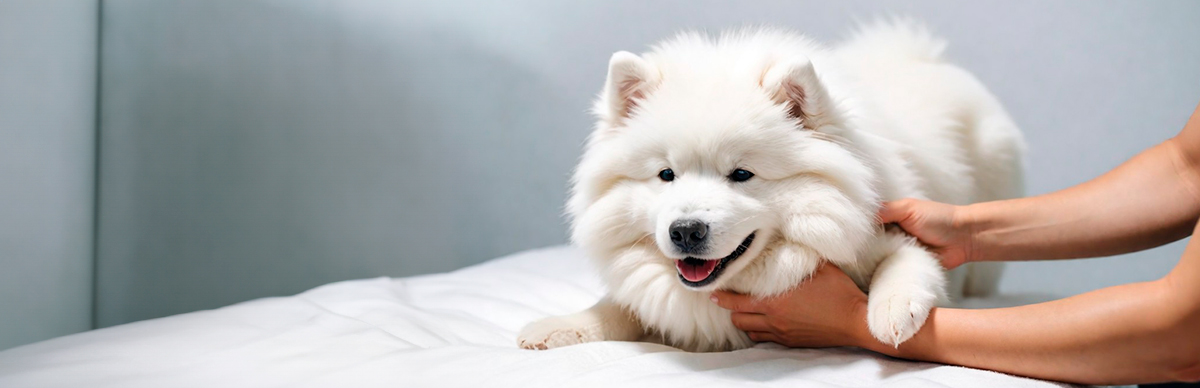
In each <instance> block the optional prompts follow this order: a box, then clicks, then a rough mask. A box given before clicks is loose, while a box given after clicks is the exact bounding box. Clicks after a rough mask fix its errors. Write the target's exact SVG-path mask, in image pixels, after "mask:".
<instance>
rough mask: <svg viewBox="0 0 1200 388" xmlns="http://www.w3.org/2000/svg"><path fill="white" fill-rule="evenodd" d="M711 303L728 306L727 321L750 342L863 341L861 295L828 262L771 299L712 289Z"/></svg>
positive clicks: (866, 336) (811, 343)
mask: <svg viewBox="0 0 1200 388" xmlns="http://www.w3.org/2000/svg"><path fill="white" fill-rule="evenodd" d="M712 298H713V302H715V303H717V305H719V306H721V307H722V308H725V309H727V310H731V311H733V316H732V319H733V325H734V326H737V328H738V329H740V330H742V331H745V332H746V334H749V335H750V339H751V340H754V341H755V342H775V343H778V344H781V345H784V346H789V347H804V348H824V347H837V346H860V347H861V346H864V345H865V344H866V342H864V341H875V339H874V338H873V337H871V334H870V333H869V332H868V331H867V295H866V294H864V293H863V292H862V291H861V290H859V289H858V286H856V285H855V284H854V281H853V280H850V277H849V276H846V274H845V273H844V272H842V270H841V269H839V268H838V267H837V266H835V265H832V264H823V265H821V266H820V267H819V268H818V269H817V271H816V272H814V273H813V275H812V277H811V278H809V279H808V280H805V281H804V283H801V284H800V285H799V286H796V287H795V288H793V289H791V290H789V291H787V292H785V293H783V294H780V295H776V296H774V297H771V298H767V299H758V298H755V297H753V296H750V295H743V294H737V293H732V292H728V291H716V292H714V293H713V294H712Z"/></svg>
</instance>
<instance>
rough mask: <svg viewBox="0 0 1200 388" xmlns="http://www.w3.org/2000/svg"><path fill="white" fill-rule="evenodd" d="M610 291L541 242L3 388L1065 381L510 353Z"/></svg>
mask: <svg viewBox="0 0 1200 388" xmlns="http://www.w3.org/2000/svg"><path fill="white" fill-rule="evenodd" d="M601 293H602V286H601V284H600V282H599V280H598V279H597V277H596V275H595V271H593V270H592V268H591V267H590V266H589V264H588V263H587V262H586V260H584V258H583V257H582V255H581V254H580V252H579V251H578V250H576V249H573V248H567V247H557V248H548V249H541V250H535V251H529V252H524V253H519V254H516V255H512V256H508V257H504V258H500V259H497V260H493V261H490V262H487V263H484V264H481V265H476V266H473V267H468V268H465V269H462V270H459V271H455V272H450V273H445V274H436V275H426V276H417V277H411V278H402V279H388V278H378V279H366V280H355V281H347V282H340V283H333V284H329V285H325V286H322V287H318V288H315V289H312V290H309V291H307V292H304V293H302V294H299V295H296V296H291V297H283V298H266V299H259V300H254V301H250V302H245V303H240V304H236V305H233V306H228V307H224V308H220V309H216V310H210V311H200V312H194V313H189V314H182V315H176V316H172V317H167V318H160V319H153V320H148V321H143V322H136V323H131V324H126V325H121V326H116V327H111V328H106V329H101V330H95V331H91V332H86V333H81V334H76V335H71V336H66V337H61V338H57V339H53V340H49V341H45V342H41V343H36V344H32V345H27V346H23V347H19V348H15V349H10V350H7V351H3V352H0V387H185V386H196V387H273V386H322V387H484V386H486V387H508V386H522V387H535V386H569V387H580V386H635V385H636V386H653V387H688V388H696V387H702V386H726V385H731V384H742V385H755V386H779V387H785V386H786V387H800V386H812V387H869V386H890V387H916V386H956V387H989V386H996V387H1000V386H1005V387H1052V386H1058V385H1056V384H1053V383H1048V382H1042V381H1037V380H1031V379H1025V378H1019V377H1013V376H1007V375H1004V374H1000V373H994V372H987V371H981V370H973V369H967V368H960V367H952V366H941V365H934V364H925V363H913V362H905V361H898V360H894V359H889V358H886V357H882V356H878V355H875V354H872V353H868V352H864V351H858V350H850V349H834V350H798V349H784V348H782V347H779V346H776V345H774V344H760V345H759V346H757V347H755V348H752V349H745V350H740V351H735V352H727V353H706V354H704V353H687V352H682V351H679V350H677V349H674V348H671V347H667V346H663V345H655V344H647V343H629V342H604V343H591V344H584V345H578V346H571V347H566V348H561V349H554V350H549V351H531V350H521V349H518V348H517V347H516V345H515V337H516V332H517V331H518V330H520V328H521V327H522V326H523V325H524V324H526V323H528V322H530V321H533V320H534V319H537V318H540V317H543V316H546V315H549V314H565V313H570V312H574V311H577V310H580V309H583V308H586V307H588V306H590V305H591V304H592V303H594V302H595V301H596V300H597V299H598V298H599V297H600V296H601Z"/></svg>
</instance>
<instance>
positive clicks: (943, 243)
mask: <svg viewBox="0 0 1200 388" xmlns="http://www.w3.org/2000/svg"><path fill="white" fill-rule="evenodd" d="M1198 217H1200V106H1198V107H1197V110H1196V112H1194V113H1193V114H1192V117H1191V118H1190V119H1189V120H1188V122H1187V124H1186V125H1185V126H1184V128H1183V130H1182V131H1180V133H1179V134H1178V135H1176V136H1175V137H1173V138H1171V139H1168V140H1167V141H1164V142H1163V143H1161V144H1159V145H1157V146H1154V147H1152V148H1150V149H1148V150H1146V151H1143V152H1142V153H1140V154H1138V155H1137V156H1135V157H1133V158H1132V159H1130V160H1128V161H1126V162H1125V163H1123V164H1121V165H1120V166H1118V167H1117V168H1115V169H1113V170H1112V171H1109V172H1108V173H1105V174H1104V175H1101V176H1100V177H1097V178H1095V179H1092V180H1091V181H1088V182H1085V183H1083V184H1080V185H1077V186H1074V187H1070V188H1067V189H1064V190H1060V191H1057V192H1053V193H1049V194H1045V195H1040V196H1036V197H1030V198H1020V199H1012V200H1005V201H995V202H984V203H978V204H973V205H968V206H952V205H946V204H940V203H936V202H930V201H921V200H914V199H904V200H899V201H894V202H891V203H888V204H885V206H884V208H883V209H882V210H881V211H880V218H881V220H882V221H883V222H885V223H897V224H899V225H900V226H901V228H903V229H904V230H905V231H906V232H908V233H910V234H912V235H913V236H916V237H917V238H918V239H920V240H921V242H923V243H925V244H926V245H928V246H929V247H930V248H931V249H932V250H933V251H934V252H935V253H937V254H938V255H939V257H940V258H941V259H942V262H943V264H944V265H946V267H947V268H954V267H956V266H958V265H960V264H962V263H964V262H969V261H1006V260H1047V259H1068V258H1080V257H1095V256H1107V255H1114V254H1121V253H1127V252H1133V251H1137V250H1141V249H1146V248H1151V247H1155V246H1158V245H1162V244H1165V243H1168V242H1171V241H1175V240H1178V239H1181V238H1183V237H1186V236H1187V235H1188V234H1189V233H1190V232H1191V227H1192V226H1193V225H1195V223H1196V220H1197V218H1198Z"/></svg>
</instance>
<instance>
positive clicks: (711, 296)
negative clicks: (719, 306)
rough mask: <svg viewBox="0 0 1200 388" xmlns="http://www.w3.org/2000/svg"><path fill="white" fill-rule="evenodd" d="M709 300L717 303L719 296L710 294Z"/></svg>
mask: <svg viewBox="0 0 1200 388" xmlns="http://www.w3.org/2000/svg"><path fill="white" fill-rule="evenodd" d="M708 300H711V301H712V302H713V303H717V296H716V295H709V296H708Z"/></svg>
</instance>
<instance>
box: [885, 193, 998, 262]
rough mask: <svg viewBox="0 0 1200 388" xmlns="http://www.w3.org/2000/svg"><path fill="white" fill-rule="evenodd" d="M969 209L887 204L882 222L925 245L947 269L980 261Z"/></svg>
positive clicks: (909, 201)
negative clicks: (897, 228) (894, 225)
mask: <svg viewBox="0 0 1200 388" xmlns="http://www.w3.org/2000/svg"><path fill="white" fill-rule="evenodd" d="M969 218H970V216H969V215H968V213H967V212H966V207H963V206H954V205H948V204H944V203H939V202H933V201H926V200H919V199H912V198H905V199H901V200H898V201H892V202H886V203H884V204H883V207H882V208H881V209H880V210H879V219H880V222H882V223H884V224H893V223H894V224H897V225H899V226H900V228H901V229H904V231H905V232H907V233H908V234H910V235H912V236H913V237H916V238H917V240H920V241H921V243H922V244H925V246H926V247H928V248H929V250H930V251H932V252H933V253H934V254H936V255H937V257H938V259H939V260H941V262H942V266H943V267H946V269H954V268H957V267H958V266H960V265H963V264H965V263H968V262H971V261H977V260H979V258H978V257H977V256H978V252H977V250H976V249H975V248H976V247H975V244H974V240H975V239H974V235H973V231H972V228H971V227H970V226H969V225H970V223H969V222H968V221H969Z"/></svg>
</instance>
